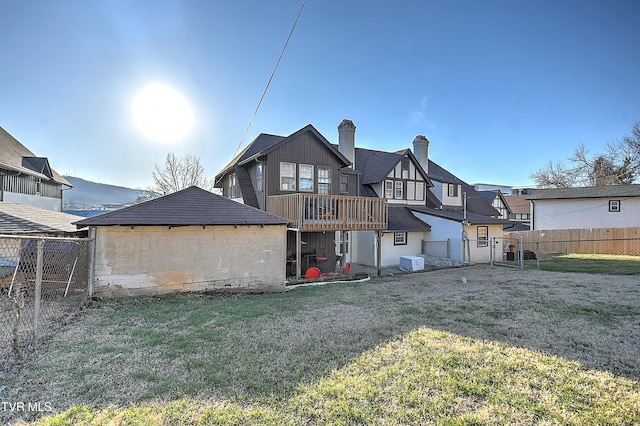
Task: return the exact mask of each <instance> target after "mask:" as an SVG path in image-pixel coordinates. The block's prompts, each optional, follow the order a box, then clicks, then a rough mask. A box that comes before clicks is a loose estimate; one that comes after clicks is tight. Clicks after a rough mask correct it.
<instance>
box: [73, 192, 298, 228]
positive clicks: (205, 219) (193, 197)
mask: <svg viewBox="0 0 640 426" xmlns="http://www.w3.org/2000/svg"><path fill="white" fill-rule="evenodd" d="M287 223H288V221H287V220H286V219H284V218H282V217H280V216H275V215H272V214H270V213H267V212H265V211H262V210H259V209H256V208H254V207H251V206H247V205H245V204H241V203H238V202H236V201H233V200H230V199H228V198H225V197H222V196H220V195H216V194H214V193H212V192H209V191H205V190H204V189H201V188H198V187H196V186H192V187H190V188H187V189H183V190H182V191H178V192H174V193H173V194H169V195H165V196H164V197H160V198H156V199H154V200H151V201H147V202H144V203H140V204H136V205H133V206H130V207H125V208H122V209H120V210H115V211H112V212H109V213H105V214H102V215H99V216H95V217H90V218H87V219H84V220H80V221H78V222H76V223H75V224H76V225H77V226H78V227H80V226H113V225H126V226H129V225H140V226H142V225H169V226H187V225H202V226H205V225H285V224H287Z"/></svg>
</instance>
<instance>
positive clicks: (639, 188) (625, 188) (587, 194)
mask: <svg viewBox="0 0 640 426" xmlns="http://www.w3.org/2000/svg"><path fill="white" fill-rule="evenodd" d="M611 197H640V185H608V186H590V187H585V188H554V189H534V190H533V193H532V194H531V195H528V196H527V198H528V199H529V200H549V199H570V198H611Z"/></svg>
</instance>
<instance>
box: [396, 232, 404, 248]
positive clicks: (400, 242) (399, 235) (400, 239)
mask: <svg viewBox="0 0 640 426" xmlns="http://www.w3.org/2000/svg"><path fill="white" fill-rule="evenodd" d="M393 245H394V246H406V245H407V233H406V232H394V233H393Z"/></svg>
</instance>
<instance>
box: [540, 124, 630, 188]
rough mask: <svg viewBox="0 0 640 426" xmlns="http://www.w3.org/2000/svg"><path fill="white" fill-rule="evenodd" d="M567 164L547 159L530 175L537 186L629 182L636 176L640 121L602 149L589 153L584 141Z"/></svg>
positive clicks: (563, 186) (556, 186)
mask: <svg viewBox="0 0 640 426" xmlns="http://www.w3.org/2000/svg"><path fill="white" fill-rule="evenodd" d="M569 161H571V163H572V166H571V167H565V166H564V165H563V164H562V163H560V162H557V163H555V164H553V162H551V161H549V164H547V165H546V166H545V167H542V168H541V169H538V170H537V171H535V172H533V173H532V174H531V175H530V177H531V179H533V180H534V181H535V182H536V184H537V185H538V187H540V188H571V187H575V186H601V185H618V184H631V183H633V182H635V181H637V180H638V178H640V122H637V123H636V124H635V125H634V126H633V129H632V133H631V136H626V137H625V138H623V139H622V140H619V141H617V142H615V143H608V144H607V151H606V152H605V153H600V154H595V155H593V156H590V155H589V151H588V150H587V148H586V147H585V146H584V145H580V146H578V148H576V150H575V151H574V153H573V155H572V156H571V157H569Z"/></svg>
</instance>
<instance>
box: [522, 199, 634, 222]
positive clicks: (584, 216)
mask: <svg viewBox="0 0 640 426" xmlns="http://www.w3.org/2000/svg"><path fill="white" fill-rule="evenodd" d="M609 200H620V211H619V212H610V211H609ZM532 204H533V205H532V207H531V208H532V218H533V220H532V223H533V225H532V228H531V229H584V228H627V227H636V226H640V197H636V198H616V197H612V198H610V199H609V198H579V199H571V200H533V203H532Z"/></svg>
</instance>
